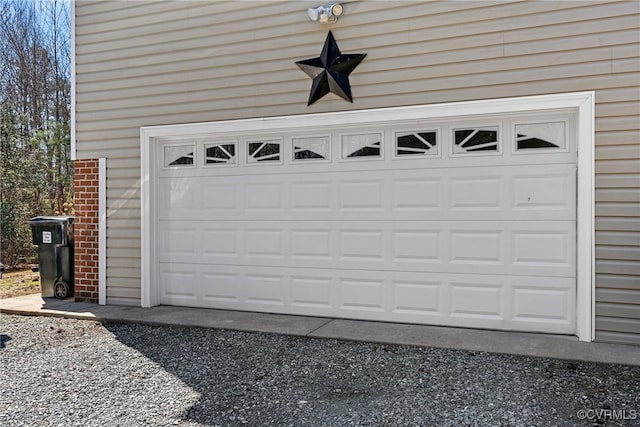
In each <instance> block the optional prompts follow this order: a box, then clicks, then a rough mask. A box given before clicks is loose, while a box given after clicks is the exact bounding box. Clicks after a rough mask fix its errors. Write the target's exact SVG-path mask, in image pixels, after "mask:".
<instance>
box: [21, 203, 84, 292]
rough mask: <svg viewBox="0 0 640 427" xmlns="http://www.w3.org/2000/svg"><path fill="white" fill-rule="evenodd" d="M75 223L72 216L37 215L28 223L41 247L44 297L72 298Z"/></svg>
mask: <svg viewBox="0 0 640 427" xmlns="http://www.w3.org/2000/svg"><path fill="white" fill-rule="evenodd" d="M73 220H74V217H71V216H37V217H35V218H31V220H30V221H29V225H31V233H32V235H33V244H34V245H38V264H39V267H40V289H41V292H42V296H43V297H56V298H59V299H65V298H67V297H68V296H72V295H73V244H74V242H73Z"/></svg>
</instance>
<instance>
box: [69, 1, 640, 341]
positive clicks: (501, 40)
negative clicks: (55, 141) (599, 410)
mask: <svg viewBox="0 0 640 427" xmlns="http://www.w3.org/2000/svg"><path fill="white" fill-rule="evenodd" d="M317 3H318V2H317V1H311V0H309V1H293V0H292V1H272V2H260V1H258V2H249V1H243V2H238V1H230V2H197V1H190V2H178V1H167V2H150V1H129V2H112V1H106V2H94V1H82V0H80V1H77V2H76V43H77V46H76V55H77V56H76V68H77V141H78V153H77V154H78V157H79V158H94V157H107V158H109V169H108V173H107V175H108V194H107V200H108V221H107V226H108V228H107V248H108V249H107V250H108V258H107V265H108V269H107V275H108V291H107V296H108V302H109V303H130V304H138V303H139V298H140V290H139V287H140V280H139V278H140V268H139V262H140V245H139V236H140V218H139V215H140V212H139V206H140V204H139V196H140V176H139V174H140V172H139V162H140V161H139V128H140V126H147V125H161V124H173V123H189V122H202V121H215V120H226V119H235V118H249V117H263V116H276V115H289V114H302V113H307V112H309V113H312V112H324V111H341V110H352V109H366V108H376V107H388V106H401V105H414V104H430V103H439V102H453V101H464V100H474V99H487V98H498V97H511V96H525V95H537V94H545V93H559V92H571V91H583V90H595V91H596V149H595V151H596V213H597V216H596V219H595V221H596V256H597V263H596V273H597V275H596V286H597V288H598V293H597V301H598V305H597V315H598V321H597V324H596V326H597V334H596V337H597V339H602V340H613V341H627V342H638V341H640V339H638V336H640V326H639V322H638V319H637V318H634V317H633V315H632V314H633V313H636V312H637V310H636V309H635V308H634V304H635V303H633V304H631V303H629V302H628V301H623V300H619V299H615V298H614V299H611V298H610V296H611V295H613V294H615V292H617V291H624V292H625V295H633V296H634V298H635V297H637V295H640V272H638V265H639V264H640V260H639V259H638V252H639V250H638V248H640V241H639V236H640V200H639V199H638V194H640V154H639V153H640V125H639V124H640V31H639V30H640V28H639V26H640V25H639V23H640V6H639V3H638V2H628V1H619V2H579V1H571V2H568V1H558V2H554V1H538V2H530V1H523V2H516V1H514V2H484V1H477V2H458V1H443V2H420V1H413V2H410V1H393V2H380V1H367V0H363V1H356V2H349V3H345V13H344V15H343V16H342V17H341V18H340V20H339V21H338V23H337V24H335V25H330V26H322V25H320V24H317V23H313V22H310V21H309V20H308V18H307V16H306V8H307V7H310V6H315V5H317ZM328 29H331V30H332V31H333V32H334V35H335V36H336V39H337V40H338V43H339V45H340V48H341V49H342V51H343V52H345V53H360V52H362V53H367V54H368V55H367V58H366V59H365V61H363V63H362V64H361V65H360V66H359V67H358V68H357V69H356V71H355V72H354V73H353V74H352V75H351V84H352V89H353V96H354V103H353V104H350V103H347V102H345V101H343V100H341V99H338V98H337V97H335V96H333V95H329V96H327V97H325V98H323V99H322V100H321V101H319V102H317V103H315V104H314V105H312V106H311V107H308V108H307V107H305V104H306V100H307V97H308V91H309V88H310V81H309V79H308V78H307V76H306V75H305V74H304V73H302V72H301V71H300V70H299V69H298V68H297V67H296V66H295V65H294V62H295V61H297V60H301V59H306V58H311V57H314V56H317V55H318V54H319V53H320V50H321V47H322V43H323V41H324V38H325V36H326V32H327V30H328ZM603 289H606V292H604V293H603V292H602V290H603ZM607 292H609V293H607ZM611 292H613V294H612V293H611ZM616 295H617V294H616ZM630 304H631V306H629V305H630ZM630 313H631V314H630Z"/></svg>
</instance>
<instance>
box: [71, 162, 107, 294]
mask: <svg viewBox="0 0 640 427" xmlns="http://www.w3.org/2000/svg"><path fill="white" fill-rule="evenodd" d="M73 167H74V173H73V207H74V209H75V217H76V219H75V222H74V238H75V256H74V263H75V270H74V274H75V300H76V301H90V302H98V283H99V281H100V276H99V261H98V260H99V257H98V221H99V211H98V204H99V175H100V170H99V166H98V159H88V160H85V159H83V160H75V161H74V166H73Z"/></svg>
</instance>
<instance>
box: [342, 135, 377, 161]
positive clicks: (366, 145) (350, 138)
mask: <svg viewBox="0 0 640 427" xmlns="http://www.w3.org/2000/svg"><path fill="white" fill-rule="evenodd" d="M381 145H382V134H380V133H369V134H360V135H342V158H343V159H357V158H362V157H367V158H371V157H378V158H380V157H382V154H381V151H380V148H381Z"/></svg>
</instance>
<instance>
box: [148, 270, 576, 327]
mask: <svg viewBox="0 0 640 427" xmlns="http://www.w3.org/2000/svg"><path fill="white" fill-rule="evenodd" d="M190 271H197V272H198V273H195V276H194V275H193V274H192V275H189V274H187V272H190ZM160 273H161V274H160V276H161V284H162V289H161V291H162V292H161V294H162V296H161V298H162V303H163V304H174V305H187V306H196V307H209V306H211V304H215V306H216V307H218V308H222V309H231V310H246V309H247V307H251V309H252V310H255V311H262V312H271V313H292V314H304V313H306V314H307V315H308V314H312V315H319V316H332V317H344V318H352V319H372V320H381V321H401V322H409V323H421V324H436V325H452V326H463V327H479V328H499V329H516V330H531V331H534V330H540V329H543V330H546V331H548V332H553V333H572V332H573V330H574V328H575V319H574V315H573V313H574V312H575V311H574V310H575V307H574V304H575V299H574V298H573V297H572V296H573V295H574V294H575V280H573V279H572V278H562V277H559V278H544V279H541V278H540V277H535V276H517V277H511V276H506V275H481V274H458V273H415V272H390V271H368V270H356V271H345V270H337V269H316V268H291V267H273V266H231V265H220V266H216V265H206V266H200V265H196V264H161V269H160ZM194 283H197V284H198V286H195V285H194ZM198 287H199V288H200V289H202V290H203V292H200V291H198V290H197V288H198Z"/></svg>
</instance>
